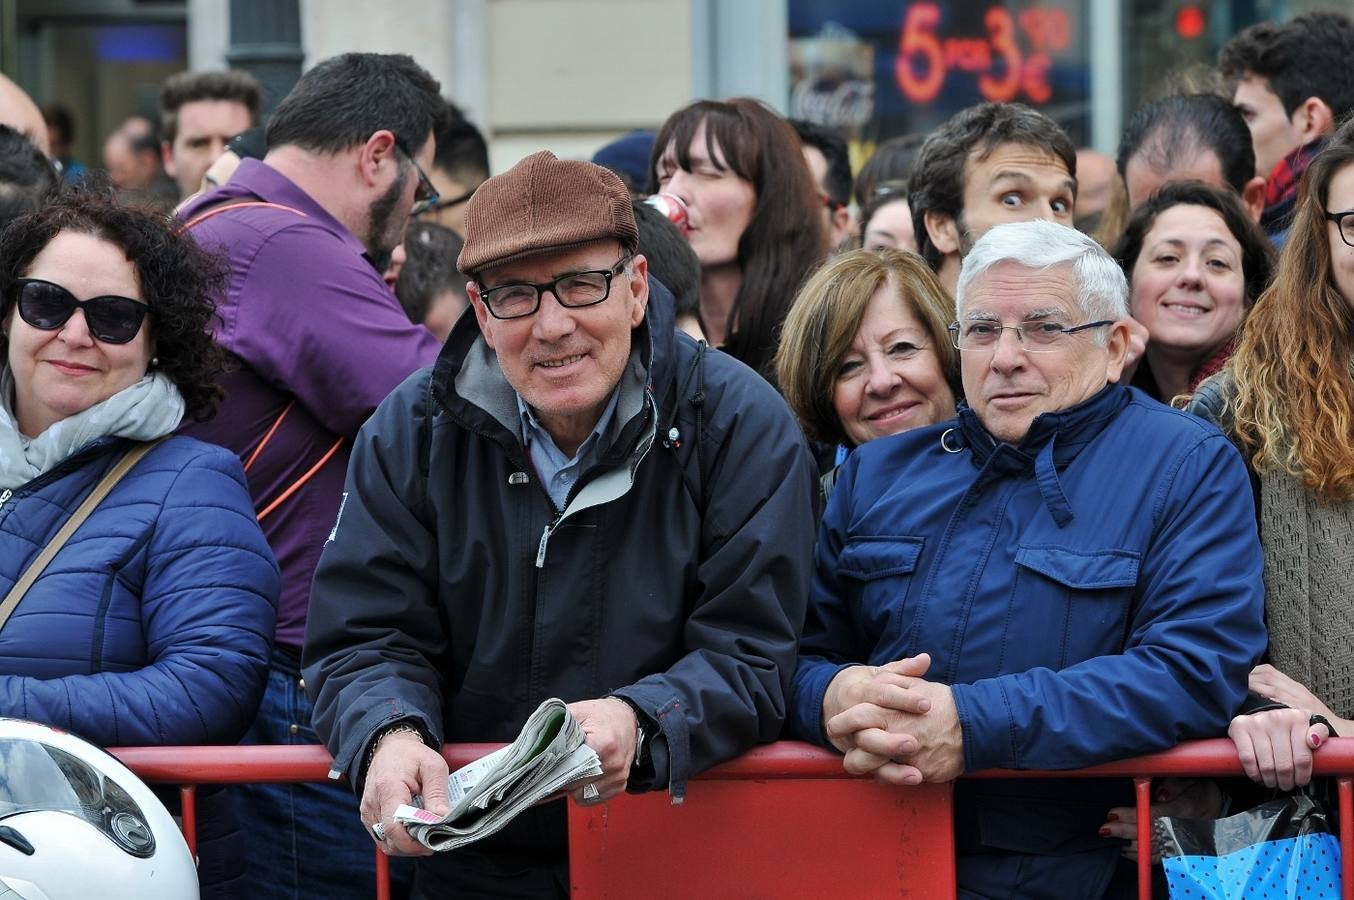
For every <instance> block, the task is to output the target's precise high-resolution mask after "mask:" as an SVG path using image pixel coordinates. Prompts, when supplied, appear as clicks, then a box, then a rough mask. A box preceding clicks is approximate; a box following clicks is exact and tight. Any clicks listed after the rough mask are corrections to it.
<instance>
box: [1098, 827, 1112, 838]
mask: <svg viewBox="0 0 1354 900" xmlns="http://www.w3.org/2000/svg"><path fill="white" fill-rule="evenodd" d="M1100 836H1101V837H1109V836H1110V830H1109V829H1108V828H1102V829H1100Z"/></svg>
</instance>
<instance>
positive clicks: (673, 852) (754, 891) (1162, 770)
mask: <svg viewBox="0 0 1354 900" xmlns="http://www.w3.org/2000/svg"><path fill="white" fill-rule="evenodd" d="M497 746H498V745H495V744H458V745H454V746H448V747H446V748H444V750H443V756H445V757H446V758H447V762H448V763H449V764H450V765H451V766H452V767H453V768H455V767H457V766H461V765H465V764H466V763H468V762H470V761H471V760H474V759H477V758H479V757H480V756H483V755H484V754H485V753H488V752H490V751H492V750H494V749H496V748H497ZM112 752H113V753H114V754H115V755H116V756H118V757H119V758H120V759H121V760H122V761H123V762H124V763H125V764H126V765H128V766H129V767H130V768H131V769H132V770H133V771H135V772H136V773H137V774H139V775H140V776H141V777H142V778H145V779H146V780H147V781H155V782H164V783H169V784H181V785H194V784H236V783H251V782H304V781H313V782H319V781H325V780H327V777H326V776H327V774H328V772H329V766H330V758H329V755H328V753H326V752H325V750H324V748H322V747H319V746H288V747H245V746H239V747H128V748H121V749H115V750H113V751H112ZM1315 760H1316V765H1315V768H1316V772H1317V774H1319V775H1333V776H1338V779H1337V781H1338V785H1339V803H1340V821H1341V824H1342V828H1341V833H1340V849H1341V858H1342V870H1343V871H1342V885H1343V888H1342V890H1343V896H1344V897H1345V898H1346V900H1354V827H1351V826H1354V782H1352V781H1351V777H1350V776H1354V738H1335V739H1333V740H1331V741H1329V742H1327V743H1326V744H1325V745H1324V746H1323V747H1322V748H1321V751H1320V752H1319V753H1317V754H1316V757H1315ZM1240 774H1241V764H1240V763H1239V762H1238V760H1237V757H1236V752H1235V750H1234V749H1233V747H1232V743H1231V742H1230V741H1228V740H1225V739H1220V740H1212V741H1198V742H1194V743H1191V744H1186V745H1182V746H1180V747H1177V748H1176V749H1174V750H1170V751H1167V752H1165V753H1157V754H1152V755H1150V756H1143V757H1139V758H1137V759H1131V760H1125V761H1123V762H1116V763H1109V764H1106V765H1101V766H1094V767H1092V768H1088V769H1078V770H1075V771H1068V772H1026V771H1021V772H1010V771H990V772H981V773H976V774H974V775H969V776H965V777H969V778H1010V777H1018V778H1102V777H1122V778H1132V779H1134V781H1135V784H1136V788H1137V790H1136V796H1137V805H1138V841H1139V845H1140V846H1148V845H1149V844H1150V826H1151V822H1150V819H1149V816H1148V804H1149V803H1150V801H1151V779H1152V778H1153V777H1161V776H1168V775H1181V776H1229V775H1240ZM950 797H951V791H950V786H949V785H923V786H921V787H916V788H894V787H887V786H884V785H880V784H876V783H875V782H873V781H871V780H869V779H865V778H858V777H856V776H851V775H847V774H846V772H845V771H844V770H843V769H842V766H841V758H840V757H839V756H837V755H836V754H833V753H829V752H828V751H825V750H821V749H819V748H816V747H811V746H809V745H807V744H801V743H797V742H792V741H784V742H781V743H778V744H772V745H770V746H767V747H759V748H757V749H755V750H753V751H751V752H750V753H748V754H746V755H745V756H742V757H740V758H738V759H736V760H734V761H732V762H729V763H726V764H724V765H722V766H718V767H716V768H714V769H712V770H710V771H709V772H706V773H705V774H703V775H701V776H700V777H699V778H696V779H695V780H693V781H692V783H691V785H690V787H689V790H688V794H687V802H686V803H685V804H684V805H682V806H680V807H672V806H671V805H670V804H669V803H668V798H667V795H666V794H662V793H655V794H646V795H641V796H625V797H620V798H617V799H615V800H612V801H611V802H609V803H607V804H605V805H602V806H596V807H582V806H577V805H575V804H572V803H571V804H570V805H569V864H570V880H571V882H572V889H573V896H574V897H576V898H580V900H583V898H612V897H616V898H620V897H624V898H627V900H628V898H632V897H636V896H638V897H645V898H665V897H672V898H679V897H680V898H686V897H692V896H739V897H769V896H774V897H819V896H851V897H874V896H881V897H900V896H903V897H907V896H919V897H936V898H953V897H954V896H955V885H954V835H953V814H952V809H951V804H950ZM183 798H184V831H185V834H186V835H187V836H188V837H189V841H190V844H191V843H192V841H193V836H194V827H195V824H194V823H195V814H194V811H193V803H192V801H193V790H192V788H191V786H188V787H184V788H183ZM657 860H661V861H662V864H661V865H660V864H657V862H656V861H657ZM385 863H386V858H385V856H384V855H383V854H380V853H377V897H378V898H380V900H385V898H388V897H389V888H388V886H387V884H386V880H385V872H386V866H385ZM1149 874H1150V873H1149V867H1148V860H1147V857H1146V855H1144V856H1143V857H1142V858H1141V859H1140V860H1139V866H1138V877H1139V888H1138V890H1139V896H1140V897H1142V898H1149V897H1150V896H1151V879H1150V877H1149Z"/></svg>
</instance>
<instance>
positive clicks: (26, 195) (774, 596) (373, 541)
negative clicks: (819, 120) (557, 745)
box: [0, 13, 1354, 898]
mask: <svg viewBox="0 0 1354 900" xmlns="http://www.w3.org/2000/svg"><path fill="white" fill-rule="evenodd" d="M1350 58H1354V19H1351V18H1350V17H1349V16H1347V15H1343V14H1337V13H1311V14H1307V15H1304V16H1300V17H1298V18H1295V19H1293V20H1291V21H1289V22H1286V23H1283V24H1270V23H1265V24H1260V25H1256V26H1252V27H1250V28H1248V29H1246V30H1244V31H1242V32H1240V33H1239V34H1237V35H1236V36H1235V37H1233V38H1232V39H1231V40H1230V41H1229V42H1228V43H1227V44H1226V46H1225V47H1224V48H1223V51H1222V53H1221V55H1220V58H1219V65H1218V75H1219V78H1220V82H1219V83H1221V84H1225V85H1226V89H1225V91H1224V93H1198V92H1196V93H1183V94H1178V95H1171V96H1166V97H1162V98H1159V99H1157V100H1154V101H1152V102H1150V103H1148V104H1146V105H1144V106H1143V107H1142V108H1141V109H1140V110H1138V111H1136V112H1135V113H1134V115H1133V116H1132V117H1131V118H1130V120H1129V122H1128V125H1127V127H1126V128H1125V131H1124V134H1123V139H1122V142H1121V144H1120V147H1119V149H1118V154H1117V159H1114V160H1111V159H1109V158H1108V157H1104V156H1103V155H1098V154H1094V152H1093V151H1089V150H1087V149H1085V148H1083V149H1082V150H1080V151H1079V150H1078V149H1077V147H1076V146H1075V144H1074V142H1073V141H1072V139H1071V138H1070V137H1069V136H1068V134H1067V133H1066V131H1064V129H1063V128H1062V127H1060V126H1059V125H1058V124H1057V122H1055V121H1054V120H1053V119H1051V118H1050V117H1049V116H1047V115H1045V114H1044V113H1042V112H1040V111H1038V110H1036V109H1033V108H1030V107H1028V106H1024V105H1021V104H1017V103H983V104H979V105H976V106H973V107H971V108H968V109H965V110H962V111H960V112H959V113H957V114H956V115H954V116H953V117H952V118H951V119H950V120H949V121H947V122H946V123H944V124H943V125H941V126H940V127H939V128H937V129H935V130H934V131H932V132H931V133H929V134H926V135H909V136H903V137H899V138H894V139H891V140H889V141H885V142H883V143H881V144H880V145H879V147H878V148H877V149H876V150H875V153H874V156H873V157H871V159H870V160H869V162H868V163H866V165H865V166H864V168H863V169H862V170H861V171H860V172H859V173H857V174H856V175H855V176H854V177H853V174H852V171H851V166H850V161H849V154H848V153H847V150H846V145H845V143H844V142H843V140H842V139H841V137H840V136H839V135H837V134H835V133H834V132H833V131H831V130H830V129H826V128H823V127H821V126H819V125H815V124H814V123H810V122H802V121H795V120H787V119H785V118H784V117H782V116H781V115H779V114H778V113H776V112H775V111H773V110H772V109H771V108H770V107H769V106H767V105H766V104H764V103H761V102H759V101H757V100H753V99H749V98H733V99H728V100H699V101H696V102H693V103H691V104H689V105H687V106H684V107H682V108H681V109H678V110H677V111H675V112H673V113H672V114H671V116H669V117H668V118H667V120H666V121H664V122H663V123H662V124H661V126H660V127H658V128H657V129H656V131H653V132H635V133H632V134H629V135H625V136H624V137H622V138H621V139H619V140H618V141H616V142H615V143H614V144H612V145H609V146H608V147H606V148H603V150H602V151H599V153H598V155H597V157H596V161H583V160H567V159H559V158H557V157H556V156H555V155H553V154H552V153H550V152H549V151H540V152H537V153H534V154H532V155H530V156H528V157H526V158H525V159H522V160H521V161H519V162H517V163H516V164H515V165H513V166H512V167H511V168H509V169H507V170H506V171H503V172H500V173H497V174H492V175H491V173H490V167H489V161H488V153H487V147H486V144H485V141H484V138H483V136H482V135H481V134H480V132H479V131H478V130H477V129H476V128H475V126H474V125H473V124H472V123H470V122H469V121H468V120H467V119H466V117H465V116H464V115H463V114H462V113H461V111H460V110H459V109H458V108H457V107H456V106H455V105H454V104H453V103H451V102H449V101H448V100H446V99H445V98H444V97H443V96H442V95H441V89H440V86H439V85H438V84H437V82H436V81H435V80H434V79H433V78H432V77H431V76H430V75H429V74H428V73H427V72H426V71H425V70H424V69H422V68H421V67H420V66H419V65H418V64H417V63H416V62H415V61H414V60H413V59H411V58H409V57H407V56H403V55H383V54H371V53H350V54H344V55H341V56H337V57H334V58H331V59H328V60H324V61H322V62H319V63H318V64H316V65H315V66H314V67H313V68H311V69H310V70H308V71H307V72H306V73H305V74H304V75H303V76H302V77H301V78H300V80H299V81H298V82H297V83H296V85H295V86H294V87H293V89H292V90H291V91H290V93H288V95H287V96H286V97H285V98H283V99H282V100H281V101H280V102H279V103H278V105H277V107H276V109H275V110H274V111H273V112H272V113H271V115H270V116H269V117H268V119H267V121H266V123H265V122H261V121H260V108H261V103H260V100H261V94H260V89H259V85H258V84H257V82H255V81H254V80H253V79H252V78H251V77H250V76H249V75H247V74H245V73H242V72H236V71H229V72H187V73H183V74H180V75H176V76H174V77H173V78H171V79H169V80H168V81H167V82H166V83H165V85H164V89H163V92H162V95H161V110H160V117H159V121H158V122H156V121H152V120H151V119H149V118H146V117H140V116H138V117H133V118H130V119H128V120H127V121H125V122H123V123H122V124H120V125H119V126H118V127H117V129H115V130H114V132H113V133H112V134H110V135H109V136H108V138H107V140H106V142H105V144H104V159H103V166H102V167H101V168H102V171H100V169H99V168H98V167H94V166H88V165H82V164H80V163H79V162H78V161H77V160H75V159H73V158H72V156H71V149H70V148H71V140H72V136H73V124H72V121H71V118H70V116H69V114H68V113H66V112H65V111H64V110H62V109H61V108H60V107H56V106H49V107H47V108H45V109H42V110H41V111H39V108H38V107H37V106H36V105H34V104H32V102H31V101H28V100H27V98H23V97H22V95H21V94H20V92H18V91H17V89H15V88H14V87H13V86H12V85H0V112H2V113H3V114H4V115H3V116H0V118H3V119H4V121H5V122H6V124H4V125H0V226H3V230H0V352H2V353H3V358H2V359H0V547H3V548H4V552H3V553H0V595H4V599H3V601H0V715H3V716H11V717H19V718H28V719H33V720H36V721H40V722H43V723H46V724H50V725H55V726H58V727H60V728H63V729H68V730H70V731H72V732H75V733H76V734H79V735H81V736H83V737H85V738H87V739H89V740H90V741H92V742H95V743H97V744H100V745H103V746H120V745H135V744H165V745H192V744H209V743H220V744H234V743H244V744H273V745H276V744H298V743H322V744H324V745H325V746H326V747H327V748H328V750H329V752H330V753H331V754H332V756H333V760H334V763H333V772H332V773H331V774H332V780H333V781H334V782H336V783H333V784H325V785H302V784H265V785H250V786H241V787H238V788H231V789H228V790H217V791H215V792H211V791H208V792H205V793H204V796H203V797H202V802H201V808H200V812H199V822H200V825H199V828H200V832H201V841H200V843H199V854H200V862H199V880H200V884H201V890H202V894H203V896H208V897H251V898H252V897H286V898H302V897H321V896H322V897H336V898H337V897H365V896H370V895H371V894H372V892H373V890H374V888H373V884H374V882H373V877H374V876H373V865H372V853H371V847H372V844H373V842H374V843H375V844H376V846H378V847H380V848H381V849H382V850H384V851H385V852H386V853H387V854H389V855H390V856H392V857H395V859H393V860H392V866H391V872H392V877H393V880H394V891H395V895H396V896H411V897H417V898H438V897H453V896H457V897H459V896H476V897H478V896H530V897H555V896H567V894H568V890H569V877H568V855H567V849H568V847H567V830H566V818H565V812H566V804H568V803H577V804H583V805H593V804H599V803H606V802H608V801H610V800H612V799H613V798H615V797H617V796H618V795H620V794H622V793H624V792H626V791H631V792H640V791H666V792H667V793H668V795H669V796H670V797H671V801H672V802H673V803H674V804H677V803H681V802H683V800H684V799H685V797H686V792H687V782H688V780H689V779H690V778H691V777H693V776H695V775H697V774H699V773H701V772H702V771H704V770H705V769H707V768H709V767H711V766H713V765H715V764H717V763H719V762H722V761H725V760H728V759H730V758H732V757H735V756H737V755H739V754H740V753H743V752H744V751H746V750H748V749H750V748H751V747H753V746H754V745H756V744H759V743H765V742H770V741H774V740H778V739H781V738H793V739H799V740H804V741H808V742H811V743H816V744H820V745H822V746H824V747H827V748H831V749H834V750H836V751H838V752H840V753H841V754H842V765H843V766H844V767H845V769H846V770H847V771H848V772H851V773H854V774H859V775H870V776H873V777H874V778H876V779H878V780H880V781H882V782H885V783H888V784H894V785H901V786H906V785H916V784H921V783H923V782H948V781H952V780H954V779H956V778H958V777H959V776H961V775H963V774H964V773H966V772H973V771H979V770H983V769H991V768H1003V769H1066V768H1080V767H1085V766H1090V765H1094V764H1096V763H1100V762H1106V761H1111V760H1115V759H1122V758H1127V757H1132V756H1137V755H1140V754H1144V753H1149V752H1153V751H1158V750H1163V749H1166V748H1169V747H1172V746H1174V745H1176V744H1177V743H1179V742H1181V741H1184V740H1189V739H1196V738H1206V737H1220V736H1223V735H1228V736H1230V737H1231V739H1232V741H1233V742H1234V744H1235V746H1236V749H1237V752H1238V754H1239V757H1240V759H1241V762H1242V766H1243V768H1244V769H1245V772H1246V774H1247V775H1248V776H1249V777H1250V779H1251V780H1252V781H1253V782H1255V783H1256V784H1258V785H1262V786H1263V787H1264V788H1266V789H1272V790H1291V789H1293V788H1295V787H1296V786H1301V785H1305V784H1307V783H1308V782H1310V781H1311V779H1312V760H1313V757H1314V754H1317V753H1319V752H1320V748H1321V746H1322V745H1323V744H1324V743H1325V742H1326V741H1327V740H1328V739H1329V738H1331V737H1336V736H1339V735H1342V734H1344V735H1349V734H1354V676H1351V672H1354V666H1351V660H1354V656H1351V654H1352V653H1354V625H1352V624H1351V622H1352V621H1354V620H1352V617H1351V616H1350V614H1349V610H1348V608H1347V604H1348V599H1347V598H1348V596H1349V593H1350V590H1351V588H1354V571H1351V567H1350V564H1349V562H1348V557H1349V554H1348V548H1349V547H1350V546H1351V544H1352V543H1354V118H1351V117H1350V116H1349V113H1350V112H1351V111H1354V78H1352V77H1351V76H1350V75H1349V74H1348V67H1347V64H1346V63H1347V60H1348V59H1350ZM35 118H36V121H35ZM1079 170H1080V171H1081V172H1082V178H1081V179H1080V180H1079V174H1078V173H1079ZM1091 181H1099V182H1100V183H1099V184H1098V185H1097V186H1096V188H1095V189H1091V186H1090V184H1089V182H1091ZM1088 201H1089V202H1088ZM549 697H559V698H562V699H564V700H565V701H566V702H567V703H568V705H569V709H570V711H571V713H572V714H573V716H574V717H575V719H576V720H577V721H578V723H579V725H580V726H581V728H582V731H583V733H584V734H585V736H586V740H587V743H588V744H589V745H590V746H591V747H592V748H593V749H594V750H595V751H596V753H597V755H598V757H599V759H600V762H601V768H602V774H601V775H600V776H597V777H596V778H592V779H589V780H588V781H587V782H586V783H578V784H575V785H573V786H572V787H571V788H570V789H569V790H568V792H567V793H568V796H567V797H561V798H559V799H558V800H555V801H552V802H548V803H545V804H542V805H540V806H537V807H534V808H532V809H529V810H527V811H525V812H524V813H523V814H521V815H520V816H519V817H517V818H516V819H514V820H513V821H512V822H511V824H510V825H509V826H508V827H506V828H504V829H503V830H502V831H500V832H498V833H496V834H493V835H491V836H489V837H487V838H485V839H484V840H482V841H479V842H477V843H474V844H472V845H470V846H468V847H465V848H462V849H459V850H455V851H451V852H446V853H439V854H435V855H434V854H431V853H430V852H429V851H428V850H427V849H426V848H425V847H424V846H423V845H422V844H420V843H419V842H417V841H416V840H414V839H413V838H412V837H411V836H410V835H409V833H408V832H406V831H405V829H404V828H403V827H401V826H400V825H399V824H398V823H397V822H396V821H395V819H394V813H395V810H396V808H397V807H399V806H400V805H402V804H410V803H415V802H417V803H421V804H422V805H423V806H424V807H425V808H426V809H428V810H429V811H430V812H432V813H434V814H437V815H441V814H444V813H446V812H447V810H448V809H449V797H448V788H447V776H448V769H447V764H446V762H445V760H444V759H443V757H442V755H441V754H440V752H438V751H439V748H441V747H442V745H443V744H444V743H446V742H482V741H490V742H492V741H507V740H510V739H512V738H513V737H514V736H515V735H516V733H517V732H518V730H519V729H520V728H521V726H522V724H523V723H524V721H525V720H526V717H527V716H528V715H529V714H530V713H531V712H532V710H534V709H535V708H536V706H537V705H538V704H539V703H540V702H541V701H542V700H544V699H546V698H549ZM342 780H346V781H347V784H339V783H337V782H340V781H342ZM1231 794H1232V791H1231V787H1230V786H1228V785H1220V784H1218V783H1215V782H1212V781H1202V780H1199V781H1180V780H1172V781H1171V782H1169V783H1168V784H1164V785H1162V786H1161V790H1160V791H1159V792H1158V800H1159V802H1158V803H1157V804H1156V805H1155V806H1154V814H1159V815H1166V814H1189V815H1193V816H1199V817H1218V816H1220V815H1222V814H1223V812H1224V810H1225V809H1226V808H1227V807H1228V806H1229V804H1232V803H1233V798H1232V797H1231ZM166 800H167V802H168V803H169V804H171V805H172V804H173V803H175V802H176V801H175V799H174V798H173V797H167V798H166ZM1132 800H1133V797H1132V786H1131V785H1129V784H1127V783H1124V782H1122V781H1111V780H1104V781H1101V780H1082V781H1079V782H1076V783H1066V782H1064V783H1058V782H1050V781H1041V780H962V781H960V782H959V783H958V785H957V787H956V789H955V816H956V834H955V842H956V848H957V860H958V861H957V872H956V875H957V879H958V886H959V892H960V895H961V896H964V897H974V898H977V897H1007V896H1021V897H1042V896H1048V897H1074V896H1075V897H1116V896H1128V895H1129V894H1130V893H1132V892H1133V891H1135V890H1136V887H1135V881H1134V869H1133V867H1132V865H1131V862H1130V860H1132V859H1133V858H1135V857H1136V854H1137V852H1138V848H1137V847H1136V844H1135V843H1134V841H1133V838H1134V837H1135V836H1136V830H1135V812H1134V809H1133V805H1132Z"/></svg>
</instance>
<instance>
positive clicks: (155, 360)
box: [150, 356, 160, 369]
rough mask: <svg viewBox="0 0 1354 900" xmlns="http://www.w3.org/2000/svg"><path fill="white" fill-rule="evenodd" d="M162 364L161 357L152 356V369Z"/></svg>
mask: <svg viewBox="0 0 1354 900" xmlns="http://www.w3.org/2000/svg"><path fill="white" fill-rule="evenodd" d="M159 364H160V357H158V356H152V357H151V358H150V367H151V368H152V369H153V368H155V367H156V366H158V365H159Z"/></svg>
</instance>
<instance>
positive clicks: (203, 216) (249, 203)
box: [179, 200, 306, 233]
mask: <svg viewBox="0 0 1354 900" xmlns="http://www.w3.org/2000/svg"><path fill="white" fill-rule="evenodd" d="M259 206H263V207H267V208H269V209H284V210H286V211H287V212H291V213H296V214H297V215H298V216H300V217H301V218H303V219H304V218H306V214H305V213H303V212H301V210H299V209H293V208H292V207H290V206H285V205H283V204H281V203H269V202H268V201H266V200H244V201H242V202H240V203H223V204H222V205H220V206H214V207H212V208H211V209H209V210H207V211H206V212H203V213H198V214H197V215H196V216H194V217H193V218H191V219H189V220H188V221H187V222H184V223H183V224H182V225H180V226H179V231H180V233H182V232H185V231H187V230H188V229H190V228H192V227H194V226H195V225H197V224H199V223H201V222H205V221H207V220H208V219H210V218H212V217H213V216H219V215H220V214H221V213H223V212H227V211H229V210H232V209H245V208H248V207H259Z"/></svg>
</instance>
